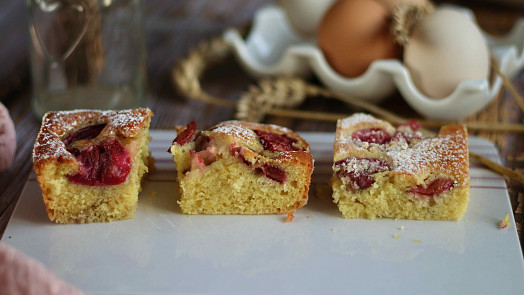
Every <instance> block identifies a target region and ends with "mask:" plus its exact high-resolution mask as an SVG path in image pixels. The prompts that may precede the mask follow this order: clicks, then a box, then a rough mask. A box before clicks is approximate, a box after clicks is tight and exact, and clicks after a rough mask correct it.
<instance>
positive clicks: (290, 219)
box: [286, 212, 295, 222]
mask: <svg viewBox="0 0 524 295" xmlns="http://www.w3.org/2000/svg"><path fill="white" fill-rule="evenodd" d="M293 219H295V216H294V215H293V212H288V213H287V217H286V222H292V221H293Z"/></svg>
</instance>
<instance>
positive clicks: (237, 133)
mask: <svg viewBox="0 0 524 295" xmlns="http://www.w3.org/2000/svg"><path fill="white" fill-rule="evenodd" d="M213 132H216V133H223V134H228V135H231V136H233V137H235V138H242V139H245V140H254V139H255V138H256V135H255V133H254V132H253V130H251V129H249V128H246V127H244V126H242V125H240V124H234V123H233V122H231V121H229V124H221V125H218V126H217V127H216V128H215V129H213Z"/></svg>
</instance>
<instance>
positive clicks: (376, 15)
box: [317, 0, 399, 77]
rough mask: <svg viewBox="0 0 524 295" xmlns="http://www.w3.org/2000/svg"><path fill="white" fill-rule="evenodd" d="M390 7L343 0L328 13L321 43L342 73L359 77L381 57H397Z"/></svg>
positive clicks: (319, 37)
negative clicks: (391, 32)
mask: <svg viewBox="0 0 524 295" xmlns="http://www.w3.org/2000/svg"><path fill="white" fill-rule="evenodd" d="M389 16H390V13H389V11H388V10H387V9H386V8H385V7H384V6H383V5H381V4H379V3H378V2H375V1H373V0H340V1H337V2H336V3H335V4H334V5H333V6H331V8H330V9H329V10H328V11H327V12H326V14H325V15H324V17H323V19H322V21H321V23H320V27H319V28H318V34H317V41H318V46H319V47H320V49H321V50H322V52H323V53H324V56H325V57H326V59H327V61H328V63H329V64H330V65H331V67H332V68H333V69H334V70H335V71H337V72H338V73H339V74H341V75H343V76H346V77H358V76H360V75H361V74H362V73H364V72H365V71H366V69H367V68H368V67H369V65H370V64H371V63H372V62H373V61H375V60H378V59H389V58H397V57H398V54H399V47H398V46H397V45H396V44H395V42H394V41H393V38H392V37H391V34H390V29H389V24H390V23H389Z"/></svg>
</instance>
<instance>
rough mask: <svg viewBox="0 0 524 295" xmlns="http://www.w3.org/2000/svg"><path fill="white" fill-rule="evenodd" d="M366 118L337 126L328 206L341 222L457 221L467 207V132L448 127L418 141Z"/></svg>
mask: <svg viewBox="0 0 524 295" xmlns="http://www.w3.org/2000/svg"><path fill="white" fill-rule="evenodd" d="M419 129H420V125H419V124H418V123H416V122H413V121H410V122H407V123H405V124H402V125H400V126H398V127H397V128H395V127H394V126H393V125H391V124H390V123H388V122H386V121H383V120H379V119H376V118H374V117H372V116H369V115H366V114H355V115H353V116H351V117H348V118H346V119H343V120H339V121H338V123H337V132H336V136H335V143H334V161H333V163H334V164H333V177H332V187H333V200H334V202H335V203H336V204H337V205H338V208H339V210H340V211H341V212H342V214H343V215H344V217H346V218H370V219H373V218H376V217H389V218H407V219H436V220H458V219H460V217H461V216H462V215H463V214H464V212H465V211H466V209H467V205H468V201H469V155H468V141H467V131H466V128H465V127H464V126H462V125H448V126H444V127H442V128H441V129H440V132H439V134H438V135H437V136H436V137H434V138H430V137H423V136H422V134H421V133H420V132H419V131H418V130H419Z"/></svg>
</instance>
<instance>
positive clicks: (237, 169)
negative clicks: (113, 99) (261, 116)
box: [169, 121, 313, 214]
mask: <svg viewBox="0 0 524 295" xmlns="http://www.w3.org/2000/svg"><path fill="white" fill-rule="evenodd" d="M178 132H179V134H180V135H179V136H177V138H176V139H175V140H174V141H173V144H172V146H171V148H170V149H169V151H170V152H171V153H172V154H173V159H174V161H175V163H176V166H177V170H178V180H179V184H180V200H179V201H178V203H179V205H180V207H181V209H182V212H184V213H186V214H272V213H287V212H292V211H293V210H295V209H297V208H300V207H302V206H304V205H305V204H306V202H307V199H308V191H309V185H310V181H311V173H312V171H313V157H312V156H311V153H310V152H309V145H308V144H307V143H306V142H305V141H304V140H303V139H302V138H301V137H300V136H299V135H298V134H296V133H294V132H292V131H291V130H289V129H287V128H283V127H280V126H275V125H265V124H255V123H247V122H239V121H227V122H223V123H220V124H218V125H216V126H214V127H212V128H210V129H208V130H204V131H196V128H195V127H194V125H193V123H190V124H188V125H187V126H186V127H185V128H180V129H179V130H178ZM187 138H190V140H186V139H187Z"/></svg>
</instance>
